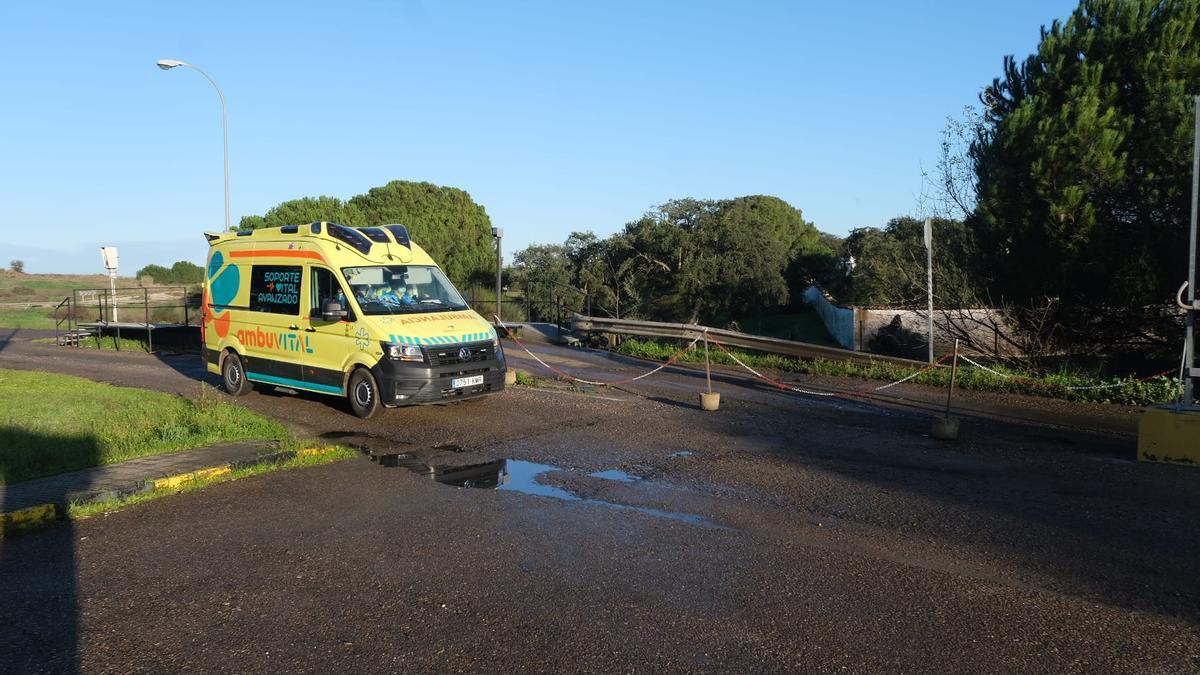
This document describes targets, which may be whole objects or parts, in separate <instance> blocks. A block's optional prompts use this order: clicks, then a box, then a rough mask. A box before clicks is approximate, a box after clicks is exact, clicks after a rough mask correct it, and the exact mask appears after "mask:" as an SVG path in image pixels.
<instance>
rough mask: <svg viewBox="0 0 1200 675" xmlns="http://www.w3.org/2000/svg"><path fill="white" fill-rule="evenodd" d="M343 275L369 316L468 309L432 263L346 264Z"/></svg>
mask: <svg viewBox="0 0 1200 675" xmlns="http://www.w3.org/2000/svg"><path fill="white" fill-rule="evenodd" d="M342 275H343V276H345V277H346V283H347V284H349V286H350V291H351V292H352V293H353V294H354V298H355V300H357V302H358V306H359V308H360V309H362V312H363V314H366V315H367V316H378V315H382V314H416V313H421V312H448V311H457V310H463V309H467V303H466V302H464V301H463V298H462V296H461V295H459V294H458V291H457V290H455V288H454V285H453V284H451V283H450V280H449V279H447V278H446V275H444V274H442V271H441V270H439V269H438V268H436V267H433V266H431V265H379V266H372V267H343V268H342Z"/></svg>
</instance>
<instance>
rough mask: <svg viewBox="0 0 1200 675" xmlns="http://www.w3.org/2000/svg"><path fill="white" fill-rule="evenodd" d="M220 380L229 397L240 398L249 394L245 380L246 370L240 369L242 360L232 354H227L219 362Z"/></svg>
mask: <svg viewBox="0 0 1200 675" xmlns="http://www.w3.org/2000/svg"><path fill="white" fill-rule="evenodd" d="M221 379H222V380H223V381H224V384H225V391H226V392H228V393H229V394H230V395H231V396H242V395H244V394H248V393H250V382H249V381H248V380H247V379H246V369H245V368H243V367H242V359H241V358H239V357H238V355H237V354H235V353H234V352H229V354H227V355H226V356H225V360H224V361H222V362H221Z"/></svg>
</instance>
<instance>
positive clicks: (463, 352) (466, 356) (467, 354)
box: [458, 347, 471, 361]
mask: <svg viewBox="0 0 1200 675" xmlns="http://www.w3.org/2000/svg"><path fill="white" fill-rule="evenodd" d="M458 358H460V359H462V360H463V361H470V360H471V350H470V349H467V348H466V347H463V348H462V349H459V350H458Z"/></svg>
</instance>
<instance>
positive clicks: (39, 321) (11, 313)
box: [0, 307, 54, 330]
mask: <svg viewBox="0 0 1200 675" xmlns="http://www.w3.org/2000/svg"><path fill="white" fill-rule="evenodd" d="M53 312H54V310H53V309H51V308H39V307H34V308H31V309H17V308H13V307H0V328H30V329H33V328H37V329H50V330H53V329H54V317H53V316H51V314H52V313H53Z"/></svg>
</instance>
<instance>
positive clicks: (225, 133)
mask: <svg viewBox="0 0 1200 675" xmlns="http://www.w3.org/2000/svg"><path fill="white" fill-rule="evenodd" d="M179 66H186V67H188V68H191V69H192V70H194V71H196V72H197V73H200V74H201V75H203V76H204V78H205V79H207V80H208V81H209V82H211V83H212V86H213V89H216V90H217V96H218V97H220V99H221V133H222V140H223V141H224V147H225V230H226V231H228V230H229V229H230V227H229V113H228V111H227V110H226V109H225V94H222V93H221V88H220V87H218V86H217V81H216V80H214V79H212V78H211V77H209V75H208V73H206V72H204V71H203V70H200V69H199V68H197V67H196V66H193V65H192V64H190V63H186V62H184V61H177V60H175V59H159V60H158V67H159V68H162V69H163V70H170V69H172V68H178V67H179Z"/></svg>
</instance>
